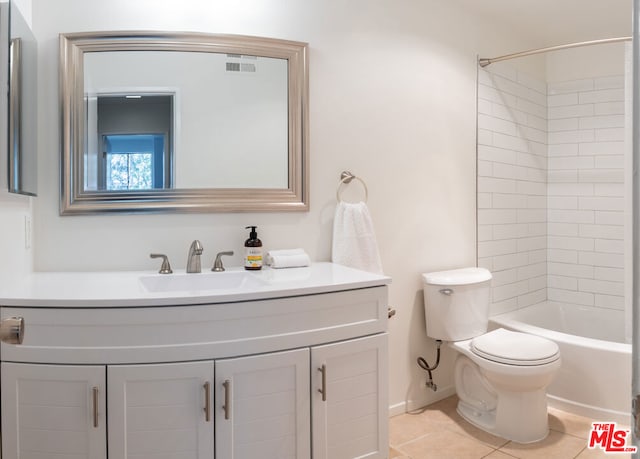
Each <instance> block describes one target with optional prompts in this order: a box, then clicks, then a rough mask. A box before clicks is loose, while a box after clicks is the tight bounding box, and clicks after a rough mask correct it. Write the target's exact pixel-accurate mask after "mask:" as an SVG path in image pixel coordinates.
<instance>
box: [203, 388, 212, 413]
mask: <svg viewBox="0 0 640 459" xmlns="http://www.w3.org/2000/svg"><path fill="white" fill-rule="evenodd" d="M204 420H205V421H206V422H211V383H210V382H209V381H207V382H206V383H204Z"/></svg>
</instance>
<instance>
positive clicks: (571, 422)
mask: <svg viewBox="0 0 640 459" xmlns="http://www.w3.org/2000/svg"><path fill="white" fill-rule="evenodd" d="M592 422H593V421H592V420H591V419H589V418H585V417H582V416H578V415H576V414H571V413H567V412H565V411H560V410H556V409H554V408H549V428H550V429H553V430H555V431H558V432H562V433H567V434H569V435H573V436H575V437H580V438H584V439H587V438H589V432H590V431H591V423H592Z"/></svg>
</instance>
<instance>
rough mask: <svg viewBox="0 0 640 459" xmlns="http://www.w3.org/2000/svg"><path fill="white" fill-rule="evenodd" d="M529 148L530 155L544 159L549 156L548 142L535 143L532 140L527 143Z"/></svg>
mask: <svg viewBox="0 0 640 459" xmlns="http://www.w3.org/2000/svg"><path fill="white" fill-rule="evenodd" d="M527 144H528V146H529V153H530V154H532V155H537V156H543V157H545V158H546V157H547V156H549V155H548V154H547V142H544V143H541V142H534V141H532V140H529V142H527Z"/></svg>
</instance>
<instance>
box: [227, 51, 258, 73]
mask: <svg viewBox="0 0 640 459" xmlns="http://www.w3.org/2000/svg"><path fill="white" fill-rule="evenodd" d="M226 70H227V72H239V73H256V72H257V71H258V57H257V56H244V55H242V54H227V62H226Z"/></svg>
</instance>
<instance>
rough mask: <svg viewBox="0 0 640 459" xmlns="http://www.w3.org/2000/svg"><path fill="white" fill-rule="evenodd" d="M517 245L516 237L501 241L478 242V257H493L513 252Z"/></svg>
mask: <svg viewBox="0 0 640 459" xmlns="http://www.w3.org/2000/svg"><path fill="white" fill-rule="evenodd" d="M516 247H517V242H516V239H505V240H503V241H484V242H478V256H479V257H493V256H495V255H506V254H510V253H515V252H516Z"/></svg>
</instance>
